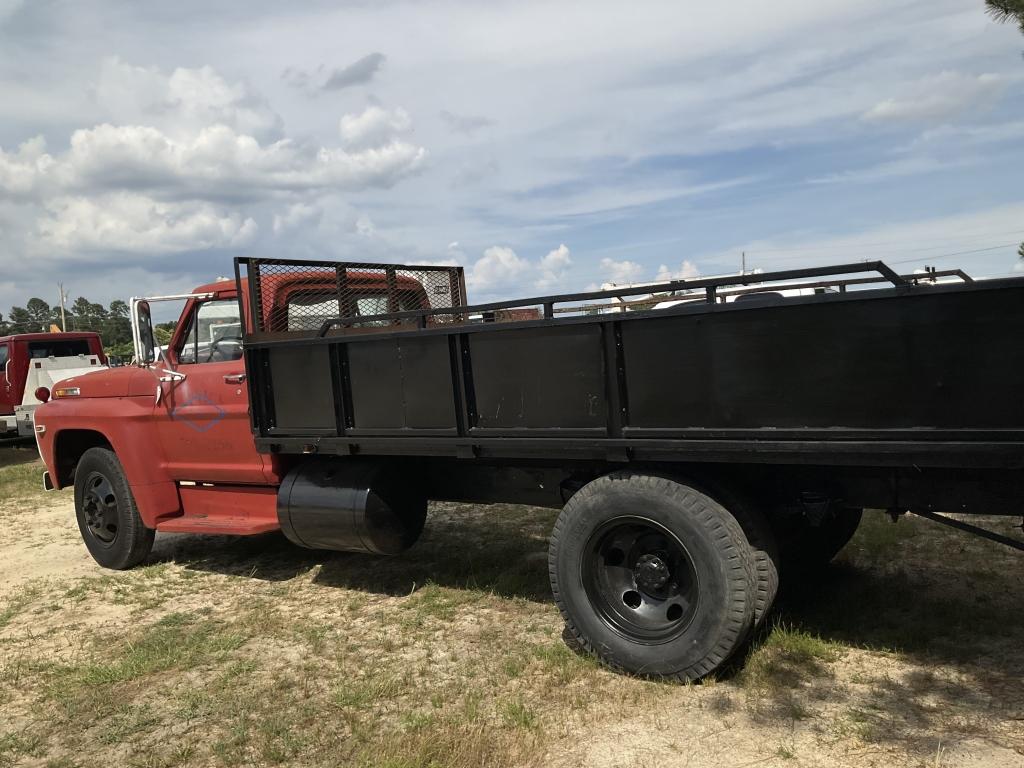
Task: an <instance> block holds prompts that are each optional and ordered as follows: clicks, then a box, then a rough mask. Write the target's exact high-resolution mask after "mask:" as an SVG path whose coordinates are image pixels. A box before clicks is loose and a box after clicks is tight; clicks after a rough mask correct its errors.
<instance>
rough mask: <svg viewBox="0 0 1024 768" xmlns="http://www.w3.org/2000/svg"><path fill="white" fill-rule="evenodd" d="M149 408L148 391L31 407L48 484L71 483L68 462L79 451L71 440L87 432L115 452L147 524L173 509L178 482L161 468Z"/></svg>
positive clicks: (177, 501)
mask: <svg viewBox="0 0 1024 768" xmlns="http://www.w3.org/2000/svg"><path fill="white" fill-rule="evenodd" d="M152 414H153V397H152V395H147V396H144V397H142V396H135V397H104V398H90V397H83V398H60V399H57V400H51V401H50V402H48V403H45V404H43V405H41V406H40V407H39V408H37V409H36V412H35V423H36V440H37V443H38V446H39V455H40V457H41V458H42V460H43V463H44V464H45V465H46V469H47V472H49V475H50V478H51V481H52V483H53V486H54V487H55V488H58V489H59V488H63V487H67V486H69V485H70V484H71V483H70V482H69V481H68V478H69V474H70V473H69V472H68V468H69V466H68V465H69V463H74V462H77V460H78V456H79V455H81V452H80V450H77V449H76V447H75V446H81V445H83V440H82V437H83V436H86V435H88V434H89V433H92V434H95V435H97V436H100V437H102V440H103V441H105V442H106V443H107V444H109V445H110V447H111V449H112V450H113V451H114V453H115V454H117V457H118V459H119V460H120V462H121V466H122V467H123V468H124V471H125V475H126V476H127V478H128V485H129V486H130V487H131V489H132V495H133V496H134V497H135V502H136V505H137V506H138V508H139V515H140V516H141V517H142V520H143V522H144V523H145V524H146V525H147V526H149V527H155V526H156V523H157V522H158V521H159V520H161V519H162V518H165V517H168V516H172V515H175V514H178V513H179V512H180V510H181V502H180V499H179V497H178V488H177V485H176V484H175V483H174V482H173V481H172V480H171V478H170V477H169V476H168V475H167V473H166V472H165V471H164V470H163V467H164V459H163V455H162V451H161V448H160V442H159V440H157V438H156V433H155V431H154V428H153V421H152ZM84 444H86V445H89V444H90V443H89V442H88V440H86V441H85V443H84ZM96 444H98V441H93V442H92V443H91V445H96Z"/></svg>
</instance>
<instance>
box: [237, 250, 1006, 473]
mask: <svg viewBox="0 0 1024 768" xmlns="http://www.w3.org/2000/svg"><path fill="white" fill-rule="evenodd" d="M872 266H874V265H864V264H858V265H840V266H837V267H828V268H824V269H816V270H794V271H789V272H776V273H768V274H767V275H757V276H756V277H757V279H758V280H761V279H765V278H768V279H773V278H778V276H779V275H783V276H785V277H786V278H792V277H793V275H794V274H801V275H806V274H808V273H810V274H812V275H814V276H818V275H820V274H821V273H822V272H828V273H840V272H842V271H844V270H845V271H847V272H848V271H849V270H850V269H852V268H856V269H869V268H871V267H872ZM896 278H897V279H896V280H892V279H891V278H890V277H889V276H888V275H885V279H886V280H889V281H890V282H892V283H893V285H894V287H889V288H883V289H880V290H867V291H851V292H847V293H845V294H836V293H828V294H815V295H807V296H799V297H791V298H788V299H786V300H785V302H784V303H782V304H776V305H771V306H760V305H756V304H754V303H753V302H751V303H749V304H744V303H730V304H728V305H723V304H716V303H707V302H701V301H696V302H686V303H684V304H683V305H681V306H674V307H671V308H667V309H662V310H656V311H641V312H628V313H608V314H600V315H590V314H585V315H580V316H578V317H564V316H561V317H555V318H552V319H549V320H536V319H534V320H515V321H510V322H502V323H478V324H477V323H473V324H470V323H436V324H431V325H430V326H429V327H428V328H426V329H425V330H421V331H412V329H410V327H409V325H408V324H406V325H405V326H404V327H402V326H397V325H396V326H386V327H371V328H370V329H367V330H368V331H369V332H367V333H358V332H353V333H344V332H342V333H338V332H335V333H330V334H328V335H327V336H325V337H318V336H317V335H316V334H315V332H312V331H310V332H307V333H306V334H299V335H293V334H279V335H276V336H275V337H273V338H255V337H247V338H246V339H245V355H246V366H247V370H248V372H249V378H248V384H249V388H250V398H251V400H250V402H251V404H252V406H251V413H252V419H253V432H254V437H255V440H256V445H257V448H258V449H259V450H261V451H264V452H283V453H313V452H315V453H334V454H342V455H352V454H358V455H392V456H443V457H454V458H460V459H470V460H473V459H480V460H484V461H498V462H505V461H509V460H513V461H520V460H531V459H537V460H542V461H559V460H569V459H579V460H598V461H606V462H633V461H647V462H651V461H656V462H679V461H691V462H693V461H696V462H718V463H747V464H762V463H770V464H790V465H829V466H835V465H846V466H859V467H880V466H886V467H900V468H905V469H907V470H908V471H916V468H917V467H933V468H936V467H946V468H950V469H965V468H993V469H995V468H999V469H1002V470H1008V471H1012V472H1013V473H1015V474H1014V477H1016V476H1018V475H1019V474H1020V473H1021V470H1022V469H1024V405H1022V404H1021V402H1020V399H1019V394H1018V393H1019V391H1020V385H1021V384H1022V383H1024V347H1022V345H1020V343H1019V340H1020V337H1021V335H1022V334H1024V278H1015V279H1014V278H1009V279H1000V280H991V281H979V282H962V283H948V284H940V285H934V286H915V285H913V284H908V283H907V281H905V280H904V279H901V278H900V276H898V275H896ZM742 279H743V278H726V279H725V280H726V281H727V282H736V281H738V280H742ZM746 279H747V280H748V281H752V280H753V277H752V276H746ZM696 282H699V281H675V282H674V283H669V284H668V285H673V284H675V285H679V284H689V286H690V287H693V285H694V283H696ZM707 282H709V283H713V284H718V283H720V282H721V280H720V279H713V280H709V281H707ZM706 287H707V286H706ZM602 293H604V292H602ZM579 295H580V294H572V295H570V296H572V297H574V298H575V297H578V296H579ZM552 298H558V297H552ZM512 304H516V303H515V302H513V303H512ZM506 306H507V304H506ZM455 310H456V311H462V312H465V311H466V310H465V308H455ZM447 311H449V312H450V311H453V310H452V309H449V310H447ZM414 314H415V313H414ZM367 319H370V318H367V317H362V318H359V320H362V321H366V320H367ZM410 331H412V332H410Z"/></svg>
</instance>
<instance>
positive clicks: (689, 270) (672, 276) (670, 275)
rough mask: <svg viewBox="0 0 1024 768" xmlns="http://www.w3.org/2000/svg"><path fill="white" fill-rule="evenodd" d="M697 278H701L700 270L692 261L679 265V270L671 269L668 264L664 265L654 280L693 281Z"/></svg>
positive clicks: (660, 267) (685, 261) (659, 268)
mask: <svg viewBox="0 0 1024 768" xmlns="http://www.w3.org/2000/svg"><path fill="white" fill-rule="evenodd" d="M695 277H700V270H699V269H697V265H696V264H694V263H693V262H692V261H689V260H688V259H687V260H684V261H683V263H682V264H680V265H679V269H675V270H673V269H671V268H670V267H669V266H668V265H667V264H662V265H661V266H659V267H658V274H657V275H655V277H654V279H655V280H659V281H666V282H667V281H669V280H691V279H693V278H695Z"/></svg>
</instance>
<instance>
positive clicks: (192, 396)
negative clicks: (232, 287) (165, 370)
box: [154, 299, 267, 483]
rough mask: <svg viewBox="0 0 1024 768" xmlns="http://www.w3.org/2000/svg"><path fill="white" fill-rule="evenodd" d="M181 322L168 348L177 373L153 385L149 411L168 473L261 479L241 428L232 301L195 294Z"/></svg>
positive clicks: (240, 369) (258, 461)
mask: <svg viewBox="0 0 1024 768" xmlns="http://www.w3.org/2000/svg"><path fill="white" fill-rule="evenodd" d="M182 322H183V323H184V324H185V328H184V330H183V332H182V333H180V334H178V335H177V336H176V343H175V345H174V346H175V347H176V349H173V350H171V351H170V355H171V356H172V357H173V358H175V359H176V361H177V364H176V366H175V372H176V373H178V374H182V375H184V377H185V378H184V379H178V380H175V381H167V382H163V383H162V384H161V385H160V386H161V388H162V394H161V398H160V402H159V403H157V405H156V408H155V411H154V418H155V420H156V422H157V431H158V433H159V435H160V442H161V444H162V446H163V452H164V457H165V460H166V462H167V471H168V473H169V474H170V476H171V477H172V478H173V479H175V480H195V481H199V482H231V483H265V482H267V480H266V476H265V474H264V471H263V459H262V457H261V456H260V454H259V453H257V451H256V446H255V444H254V443H253V439H252V432H251V431H250V428H249V398H248V393H247V390H246V386H245V379H244V375H245V363H244V361H243V359H242V347H241V331H240V325H239V319H238V304H237V302H236V301H235V300H234V299H211V300H208V301H201V302H196V303H195V304H193V305H192V306H191V310H190V311H189V312H188V314H187V315H186V316H185V318H184V319H183V320H182ZM161 367H162V364H161V363H157V369H159V368H161ZM158 373H159V370H158ZM165 378H175V377H168V376H166V375H165Z"/></svg>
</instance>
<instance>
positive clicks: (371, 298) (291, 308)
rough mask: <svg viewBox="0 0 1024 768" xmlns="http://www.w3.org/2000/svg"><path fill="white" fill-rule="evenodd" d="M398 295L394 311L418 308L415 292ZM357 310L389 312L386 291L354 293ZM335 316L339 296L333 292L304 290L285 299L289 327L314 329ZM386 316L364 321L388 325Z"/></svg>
mask: <svg viewBox="0 0 1024 768" xmlns="http://www.w3.org/2000/svg"><path fill="white" fill-rule="evenodd" d="M404 293H407V292H404V291H403V292H401V293H399V295H398V299H397V300H398V309H397V310H395V311H397V312H407V311H409V310H413V309H420V306H419V304H418V302H417V301H416V298H415V296H406V295H403V294H404ZM355 302H356V314H357V315H360V316H363V315H386V314H388V297H387V295H386V294H385V293H383V292H380V293H366V294H363V295H361V296H356V297H355ZM332 317H338V296H337V294H336V293H333V292H330V293H329V292H326V291H325V292H323V293H315V294H303V295H301V296H295V297H293V298H291V299H289V300H288V330H289V331H315V330H317V329H318V328H320V325H321V324H322V323H323V322H324V320H327V319H330V318H332ZM387 324H388V321H387V320H371V321H369V322H367V323H363V325H387Z"/></svg>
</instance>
